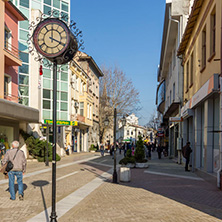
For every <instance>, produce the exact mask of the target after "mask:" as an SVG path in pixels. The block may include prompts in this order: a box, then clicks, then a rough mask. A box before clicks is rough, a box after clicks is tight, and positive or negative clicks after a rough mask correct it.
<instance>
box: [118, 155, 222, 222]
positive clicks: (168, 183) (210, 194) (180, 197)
mask: <svg viewBox="0 0 222 222" xmlns="http://www.w3.org/2000/svg"><path fill="white" fill-rule="evenodd" d="M150 161H152V160H150ZM154 162H155V160H154ZM166 162H169V159H168V158H166V161H164V158H163V159H162V160H161V161H159V162H158V163H157V164H154V165H155V171H156V170H157V166H158V168H159V172H162V171H163V170H162V168H164V166H165V165H166ZM175 165H176V163H175ZM148 169H149V170H152V164H150V167H149V168H148ZM145 170H147V169H137V168H133V169H131V182H128V183H124V182H120V183H119V184H120V185H123V186H128V187H134V188H142V189H145V190H147V191H149V192H153V193H155V194H159V195H162V196H164V197H167V198H170V199H172V200H174V201H177V202H180V203H182V204H185V205H187V206H189V207H192V208H195V209H197V210H199V211H201V212H204V213H206V214H209V215H211V216H214V217H216V218H218V219H222V192H221V191H220V190H219V189H218V188H217V187H216V185H215V186H214V185H212V184H210V183H208V182H206V181H200V180H192V179H187V178H178V177H171V176H163V175H156V174H149V173H144V171H145ZM181 170H182V171H181V173H182V172H183V171H184V168H183V166H181ZM190 175H192V173H190ZM188 176H189V173H188Z"/></svg>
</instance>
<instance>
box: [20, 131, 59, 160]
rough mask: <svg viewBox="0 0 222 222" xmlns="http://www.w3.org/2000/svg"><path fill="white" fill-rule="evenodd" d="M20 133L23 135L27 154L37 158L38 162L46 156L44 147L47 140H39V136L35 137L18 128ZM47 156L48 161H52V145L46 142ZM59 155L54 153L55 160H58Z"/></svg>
mask: <svg viewBox="0 0 222 222" xmlns="http://www.w3.org/2000/svg"><path fill="white" fill-rule="evenodd" d="M20 134H21V135H22V136H23V138H24V140H25V143H26V146H27V150H28V152H29V154H30V155H31V156H32V157H34V158H35V159H37V160H38V161H39V162H43V161H44V157H45V158H46V152H47V151H46V149H47V148H46V147H47V143H48V142H47V141H46V140H40V139H39V138H35V137H33V136H32V135H29V134H27V133H25V132H24V131H23V130H20ZM48 158H49V161H52V145H51V143H48ZM60 159H61V157H60V156H59V155H58V154H56V161H59V160H60Z"/></svg>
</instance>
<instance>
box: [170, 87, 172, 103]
mask: <svg viewBox="0 0 222 222" xmlns="http://www.w3.org/2000/svg"><path fill="white" fill-rule="evenodd" d="M171 103H172V92H171V90H170V105H171Z"/></svg>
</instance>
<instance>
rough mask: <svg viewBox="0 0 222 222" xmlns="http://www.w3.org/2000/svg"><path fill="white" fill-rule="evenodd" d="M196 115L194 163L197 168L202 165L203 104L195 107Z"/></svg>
mask: <svg viewBox="0 0 222 222" xmlns="http://www.w3.org/2000/svg"><path fill="white" fill-rule="evenodd" d="M194 112H195V117H194V124H195V130H194V136H195V142H194V144H193V147H192V148H193V152H194V159H195V160H194V163H195V165H194V166H195V167H196V168H200V167H201V149H202V148H201V138H202V136H201V134H202V132H201V115H202V112H201V106H198V107H197V108H196V109H195V111H194Z"/></svg>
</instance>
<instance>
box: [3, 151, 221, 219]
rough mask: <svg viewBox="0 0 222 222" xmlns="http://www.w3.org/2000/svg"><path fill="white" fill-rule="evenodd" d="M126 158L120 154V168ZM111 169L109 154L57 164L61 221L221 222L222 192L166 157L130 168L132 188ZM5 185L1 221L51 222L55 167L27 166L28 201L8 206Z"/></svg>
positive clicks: (67, 159)
mask: <svg viewBox="0 0 222 222" xmlns="http://www.w3.org/2000/svg"><path fill="white" fill-rule="evenodd" d="M122 157H123V154H122V155H119V154H118V152H117V160H118V161H117V163H118V162H119V160H120V159H121V158H122ZM112 167H113V159H112V156H110V155H109V154H108V153H106V154H105V156H104V157H101V156H100V153H97V152H96V153H94V154H93V153H90V154H88V153H85V154H84V153H83V154H73V155H70V156H68V157H65V158H63V159H62V160H61V161H59V162H57V193H56V196H57V199H56V201H57V205H56V212H57V215H58V221H64V222H66V221H70V222H71V221H82V222H85V221H93V222H94V221H221V218H222V210H221V209H222V202H221V199H222V194H221V191H219V190H217V189H215V187H214V186H211V184H209V183H207V182H205V181H204V180H203V179H202V178H199V177H197V176H196V175H195V174H193V173H191V172H184V166H181V165H178V164H176V163H175V162H174V161H172V160H169V158H167V157H164V158H162V159H161V160H158V158H157V153H156V152H154V153H152V158H151V160H149V168H147V169H131V182H129V183H123V182H119V183H118V184H113V183H112V182H111V181H112V180H111V179H112V169H113V168H112ZM161 167H164V168H165V170H163V169H161ZM180 174H181V175H180ZM118 175H119V171H118ZM3 181H5V180H4V179H3V178H2V175H1V178H0V192H1V196H0V213H1V215H2V217H1V218H2V219H1V221H34V222H38V221H48V218H49V216H50V211H51V208H50V206H51V167H45V166H44V163H37V162H28V166H27V173H26V174H25V177H24V190H25V191H24V201H19V200H18V197H16V200H15V201H10V200H9V192H8V191H7V189H8V184H7V183H5V182H3ZM15 188H16V189H17V187H15ZM212 198H213V199H212ZM11 208H13V211H10V213H9V211H8V210H9V209H11ZM47 209H48V210H47ZM175 218H176V220H175Z"/></svg>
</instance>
